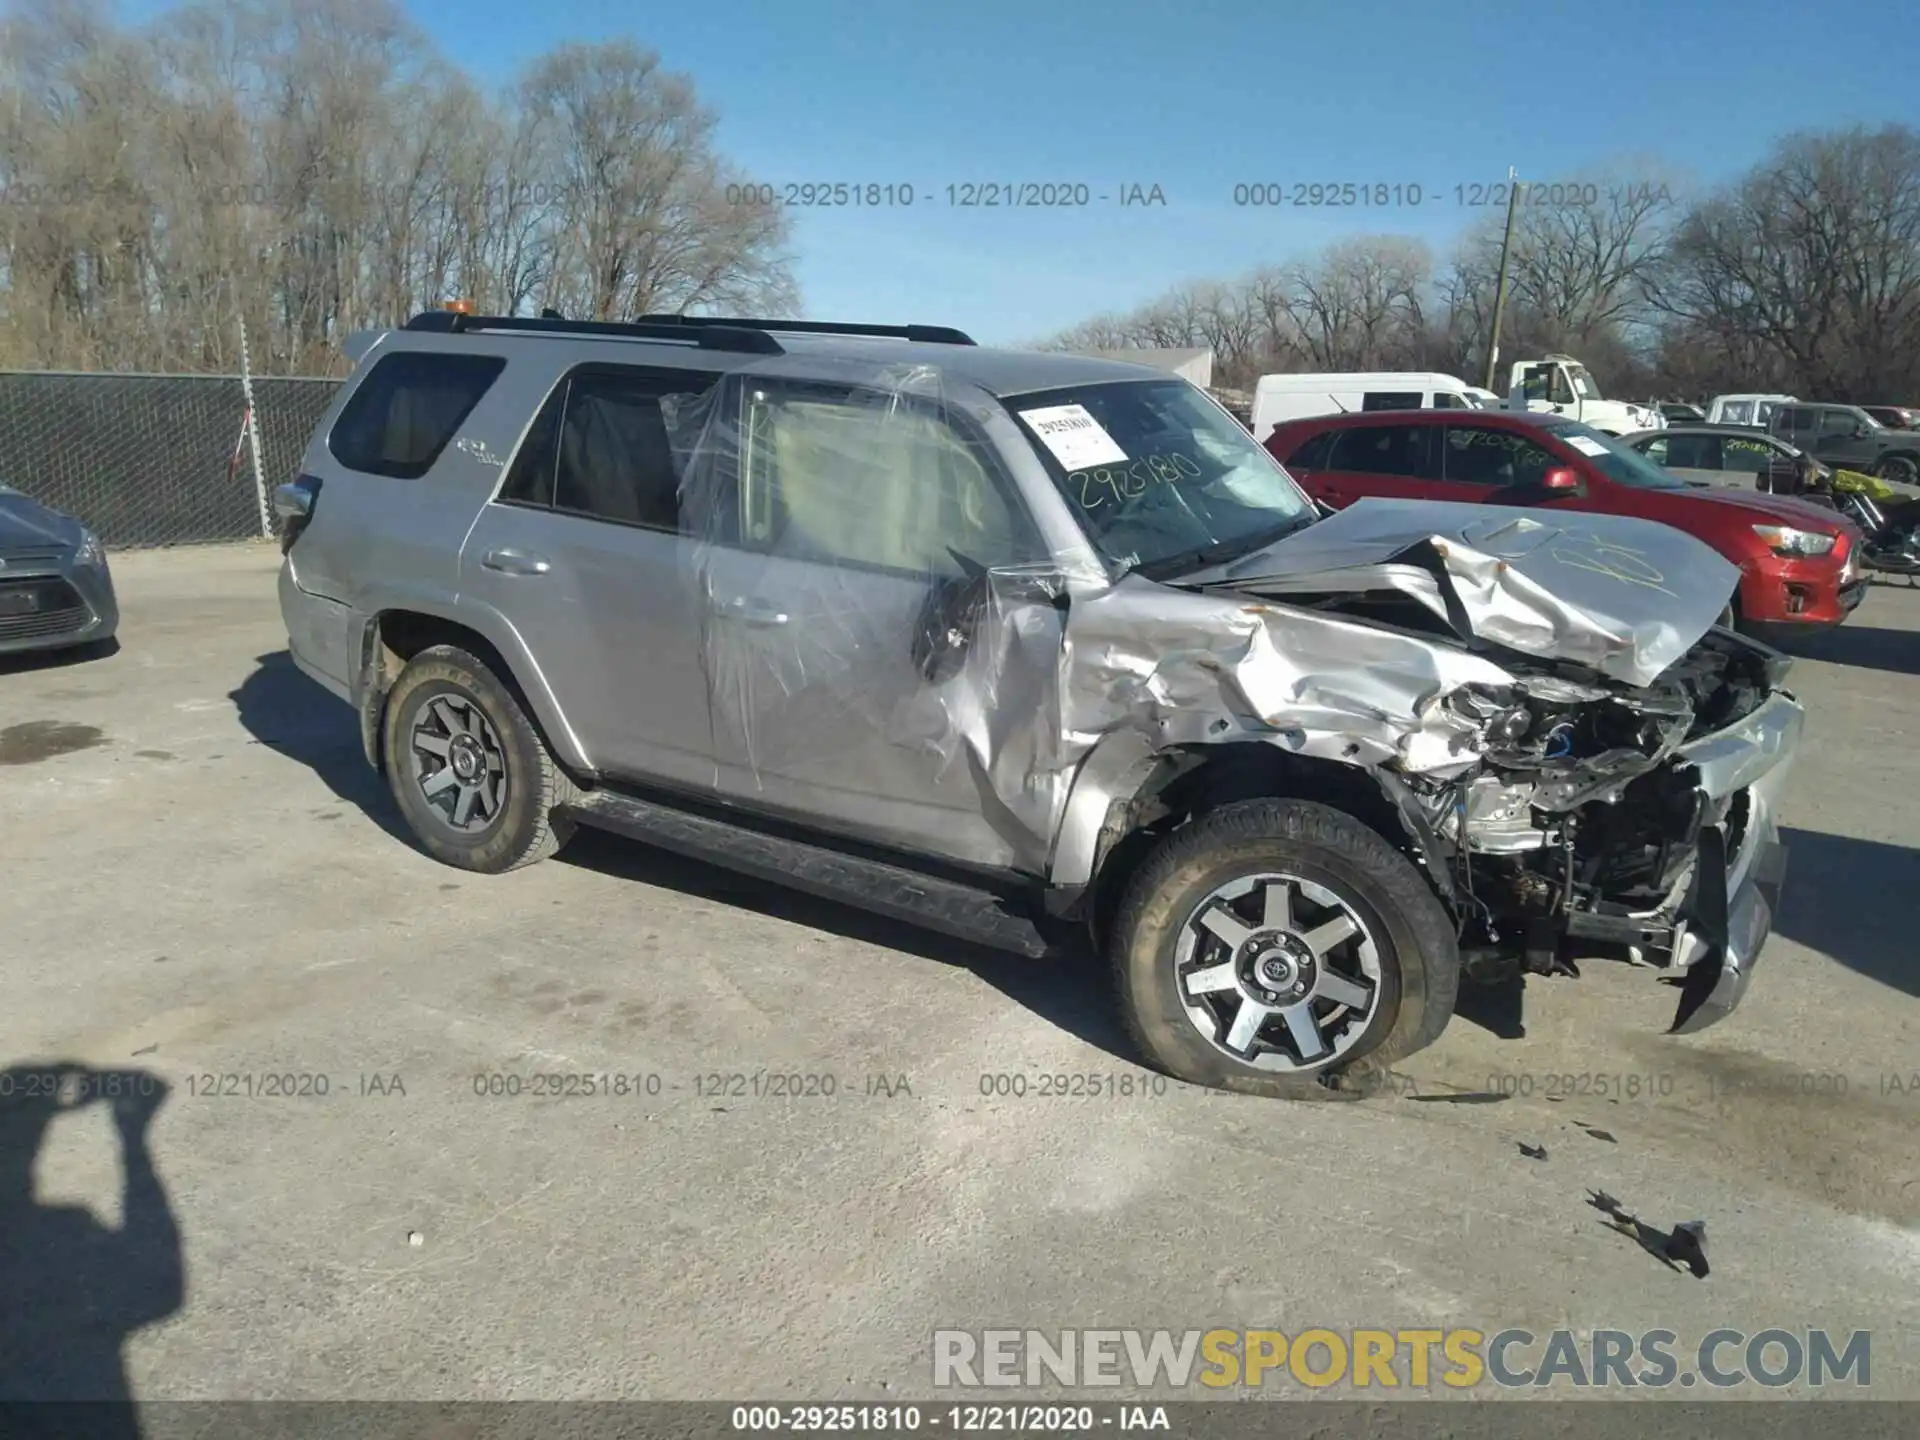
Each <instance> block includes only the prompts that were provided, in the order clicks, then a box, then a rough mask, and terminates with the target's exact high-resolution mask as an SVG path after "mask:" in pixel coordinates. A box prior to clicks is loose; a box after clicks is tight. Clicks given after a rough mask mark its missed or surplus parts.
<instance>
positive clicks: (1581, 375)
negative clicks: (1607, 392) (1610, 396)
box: [1567, 365, 1603, 400]
mask: <svg viewBox="0 0 1920 1440" xmlns="http://www.w3.org/2000/svg"><path fill="white" fill-rule="evenodd" d="M1567 379H1568V380H1570V381H1571V382H1572V383H1573V393H1574V394H1576V395H1578V396H1579V397H1580V398H1581V399H1582V400H1599V399H1602V398H1603V397H1602V396H1601V394H1600V387H1599V386H1598V385H1596V384H1594V383H1593V376H1591V375H1589V374H1588V373H1587V367H1586V366H1584V365H1569V366H1567Z"/></svg>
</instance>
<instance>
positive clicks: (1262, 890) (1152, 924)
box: [1112, 800, 1460, 1099]
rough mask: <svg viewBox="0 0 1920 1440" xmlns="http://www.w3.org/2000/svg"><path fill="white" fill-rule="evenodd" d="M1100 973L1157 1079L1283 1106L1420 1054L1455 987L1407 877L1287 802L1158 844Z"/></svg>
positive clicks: (1307, 807) (1450, 950)
mask: <svg viewBox="0 0 1920 1440" xmlns="http://www.w3.org/2000/svg"><path fill="white" fill-rule="evenodd" d="M1112 960H1113V965H1114V970H1115V979H1116V983H1117V986H1118V991H1119V996H1120V1008H1121V1012H1122V1015H1123V1017H1124V1019H1125V1021H1126V1024H1127V1028H1128V1030H1129V1032H1130V1033H1131V1034H1132V1036H1133V1038H1134V1041H1135V1042H1136V1043H1137V1044H1138V1045H1139V1047H1140V1049H1141V1051H1142V1052H1143V1053H1144V1054H1145V1055H1146V1057H1147V1058H1148V1059H1149V1060H1150V1061H1151V1063H1152V1064H1154V1065H1155V1066H1156V1067H1158V1068H1159V1069H1161V1070H1164V1071H1165V1072H1166V1073H1167V1074H1169V1075H1171V1076H1173V1077H1175V1078H1176V1079H1180V1080H1186V1081H1190V1082H1192V1083H1194V1084H1196V1085H1206V1086H1210V1087H1213V1088H1216V1089H1221V1090H1233V1091H1239V1092H1242V1093H1246V1094H1252V1095H1266V1096H1272V1097H1276V1098H1283V1099H1325V1098H1330V1097H1331V1094H1332V1093H1333V1092H1332V1091H1331V1090H1330V1087H1329V1084H1328V1081H1329V1080H1330V1079H1331V1078H1332V1077H1335V1076H1340V1075H1344V1074H1347V1073H1348V1072H1354V1071H1361V1072H1363V1073H1364V1071H1377V1070H1378V1069H1379V1068H1380V1067H1383V1066H1385V1065H1387V1064H1389V1063H1391V1062H1392V1061H1394V1060H1397V1059H1400V1058H1403V1057H1404V1056H1407V1055H1411V1054H1412V1053H1414V1052H1415V1051H1417V1050H1420V1049H1423V1048H1425V1047H1426V1046H1427V1045H1430V1044H1432V1043H1433V1041H1434V1040H1435V1039H1436V1038H1438V1036H1439V1034H1440V1032H1441V1031H1442V1030H1443V1029H1445V1028H1446V1024H1447V1021H1448V1019H1449V1018H1450V1017H1451V1016H1452V1014H1453V1006H1454V1000H1455V997H1456V996H1457V994H1458V992H1459V985H1460V954H1459V948H1458V945H1457V943H1456V937H1455V931H1454V926H1453V924H1452V921H1451V920H1450V919H1449V918H1448V915H1447V912H1446V909H1445V908H1444V907H1443V906H1442V905H1441V904H1440V901H1439V899H1438V897H1437V896H1435V894H1434V893H1433V890H1432V887H1430V886H1429V885H1428V884H1427V882H1426V880H1425V879H1424V878H1423V877H1422V876H1421V874H1420V872H1419V871H1418V870H1417V869H1416V868H1415V867H1414V865H1413V863H1412V862H1411V861H1410V860H1409V859H1408V858H1407V857H1406V856H1405V855H1403V854H1402V853H1401V852H1400V851H1398V850H1396V849H1395V848H1394V847H1393V846H1391V845H1390V844H1388V843H1387V842H1386V840H1385V839H1383V838H1382V837H1381V836H1380V835H1379V834H1378V833H1377V832H1375V831H1374V830H1372V829H1370V828H1369V827H1368V826H1366V825H1364V824H1362V823H1361V822H1360V821H1358V820H1356V819H1355V818H1354V817H1353V816H1351V815H1348V814H1346V813H1345V812H1344V811H1340V810H1335V809H1333V808H1331V807H1329V806H1326V805H1320V804H1314V803H1310V802H1306V801H1299V800H1247V801H1241V802H1238V803H1236V804H1232V805H1226V806H1223V807H1221V808H1220V809H1218V810H1215V811H1212V812H1210V813H1208V814H1206V815H1203V816H1201V817H1200V818H1199V819H1197V820H1194V821H1192V822H1191V823H1189V824H1187V825H1185V826H1183V827H1182V828H1181V829H1179V830H1177V831H1175V832H1174V833H1173V834H1172V835H1170V836H1168V837H1167V838H1166V839H1165V840H1163V841H1161V842H1160V844H1159V845H1158V847H1157V848H1156V849H1155V850H1154V851H1153V852H1152V853H1150V854H1149V855H1148V856H1147V858H1146V859H1145V861H1144V862H1143V863H1142V864H1141V866H1140V869H1139V870H1138V871H1137V872H1136V873H1135V874H1134V876H1133V877H1132V879H1131V880H1130V881H1129V883H1128V886H1127V890H1126V895H1125V898H1124V899H1123V900H1122V902H1121V907H1120V915H1119V919H1118V922H1117V924H1116V925H1115V927H1114V934H1113V942H1112ZM1362 1062H1364V1066H1363V1064H1362ZM1349 1093H1351V1092H1349Z"/></svg>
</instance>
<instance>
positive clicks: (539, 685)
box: [353, 603, 593, 777]
mask: <svg viewBox="0 0 1920 1440" xmlns="http://www.w3.org/2000/svg"><path fill="white" fill-rule="evenodd" d="M474 620H479V621H481V623H482V624H485V625H486V628H485V629H482V628H479V627H478V626H476V625H475V624H473V623H472V622H473V621H474ZM488 620H491V621H492V622H493V623H491V624H487V623H486V622H487V621H488ZM489 631H491V632H492V633H488V632H489ZM435 645H454V646H458V647H459V648H460V649H463V650H466V651H468V652H470V653H471V654H472V655H473V656H474V657H475V658H476V659H478V660H481V661H483V662H484V663H485V664H486V665H487V666H488V668H489V669H491V670H492V671H493V672H494V673H495V674H496V675H497V676H499V678H500V683H501V684H503V685H505V686H506V687H507V688H508V689H509V690H511V691H512V692H513V695H514V698H515V699H516V700H518V701H519V702H520V704H521V706H522V708H523V709H525V710H526V712H527V714H528V715H529V716H531V717H532V719H533V722H534V724H535V725H537V726H538V727H539V728H540V732H541V737H542V739H544V740H545V741H546V744H547V747H548V749H549V750H551V751H552V753H553V756H554V758H555V759H556V760H558V761H559V762H560V763H561V765H562V766H564V767H565V768H566V769H567V770H568V771H569V772H570V773H571V774H573V775H575V776H580V777H586V776H590V775H591V774H592V773H593V766H592V764H591V762H590V760H589V757H588V756H587V754H586V751H585V749H584V747H583V746H582V745H581V744H580V740H579V737H578V736H577V735H576V734H575V733H574V730H573V727H572V725H570V724H569V723H568V721H567V717H566V713H565V711H564V710H563V709H562V708H561V705H560V702H559V698H558V697H557V696H555V695H554V693H553V690H552V687H551V686H549V685H548V683H547V680H546V676H545V675H544V674H542V673H541V670H540V667H539V664H538V663H537V662H536V661H535V660H534V658H533V654H532V652H531V651H530V650H529V649H528V648H527V645H526V642H525V641H524V640H523V639H521V637H520V634H519V632H518V631H516V630H515V629H514V628H513V626H512V624H511V623H510V622H509V621H508V620H507V619H506V618H505V617H504V616H501V615H498V614H497V613H494V612H479V613H467V614H463V615H462V616H461V617H460V618H458V619H456V618H454V617H453V616H452V615H449V614H447V613H445V612H444V611H441V610H438V609H435V608H426V607H421V606H420V605H418V604H417V603H412V604H403V605H394V606H390V607H387V608H385V609H381V610H376V611H374V612H372V613H371V614H370V615H368V616H367V618H366V620H365V621H364V622H363V623H362V625H361V628H360V637H359V644H358V646H357V647H356V664H355V672H354V679H353V702H354V709H355V710H356V711H357V712H358V714H359V717H360V744H361V748H362V750H363V751H364V752H365V754H366V757H367V760H368V762H369V763H370V764H371V765H372V766H373V767H374V769H375V770H376V771H379V772H381V773H383V774H384V773H385V769H386V757H385V755H384V753H383V747H382V745H381V741H380V732H381V728H382V726H383V724H384V723H385V719H386V706H387V694H388V692H389V691H390V690H392V688H393V684H394V681H396V680H398V679H399V678H400V672H401V671H403V670H404V669H406V667H407V663H408V662H409V661H410V660H412V659H413V657H414V656H416V655H418V654H419V653H420V652H421V651H423V650H427V649H430V648H431V647H433V646H435Z"/></svg>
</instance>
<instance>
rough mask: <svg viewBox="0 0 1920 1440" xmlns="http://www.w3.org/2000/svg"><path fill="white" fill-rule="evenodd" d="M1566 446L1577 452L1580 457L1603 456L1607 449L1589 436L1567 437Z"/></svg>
mask: <svg viewBox="0 0 1920 1440" xmlns="http://www.w3.org/2000/svg"><path fill="white" fill-rule="evenodd" d="M1567 444H1569V445H1571V446H1572V447H1573V448H1574V449H1576V450H1578V451H1579V452H1580V453H1581V454H1582V455H1604V454H1606V453H1607V447H1606V446H1604V445H1602V444H1601V443H1600V442H1599V441H1598V440H1596V439H1594V438H1593V437H1592V436H1591V435H1569V436H1567Z"/></svg>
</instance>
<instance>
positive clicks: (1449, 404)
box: [1253, 370, 1479, 443]
mask: <svg viewBox="0 0 1920 1440" xmlns="http://www.w3.org/2000/svg"><path fill="white" fill-rule="evenodd" d="M1472 390H1473V387H1472V386H1470V385H1468V384H1467V382H1466V381H1464V380H1461V379H1458V378H1457V377H1455V376H1452V375H1441V374H1439V373H1437V372H1435V371H1431V370H1401V371H1389V370H1375V371H1372V372H1370V373H1361V374H1353V375H1327V374H1320V375H1262V376H1261V377H1260V379H1259V380H1258V382H1256V383H1255V385H1254V387H1253V438H1254V439H1255V440H1259V441H1261V442H1263V443H1264V442H1265V440H1266V438H1267V437H1268V436H1269V435H1271V434H1272V433H1273V427H1274V426H1276V425H1279V424H1282V423H1283V422H1285V421H1288V420H1305V419H1307V418H1308V417H1310V416H1314V415H1345V414H1349V413H1351V412H1352V411H1355V410H1474V409H1478V408H1479V407H1478V405H1477V404H1476V403H1475V401H1474V399H1473V394H1472Z"/></svg>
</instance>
